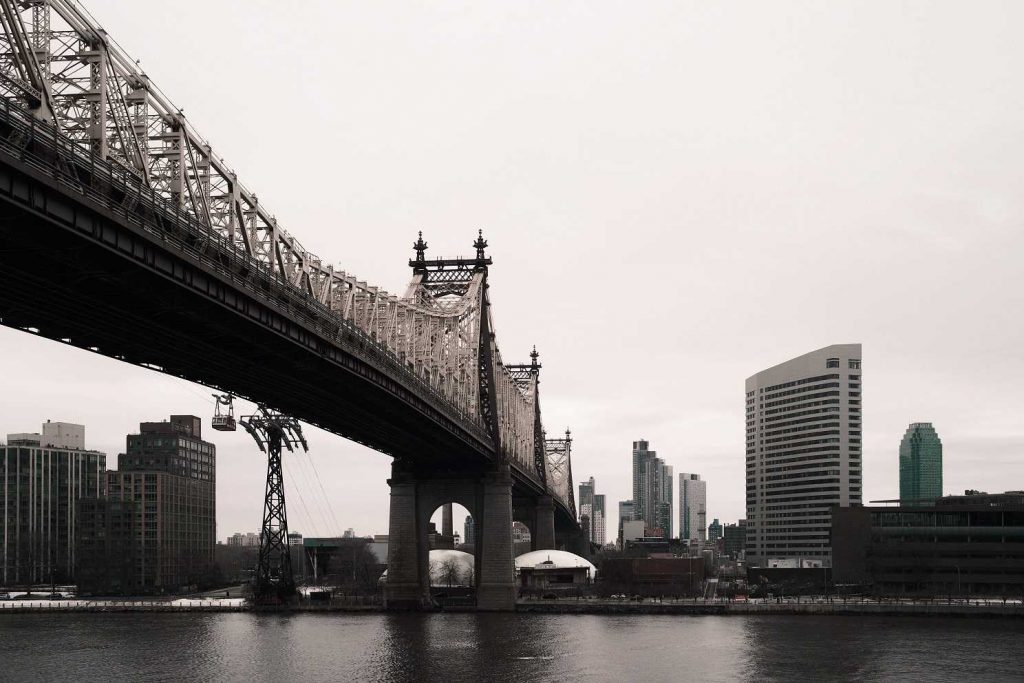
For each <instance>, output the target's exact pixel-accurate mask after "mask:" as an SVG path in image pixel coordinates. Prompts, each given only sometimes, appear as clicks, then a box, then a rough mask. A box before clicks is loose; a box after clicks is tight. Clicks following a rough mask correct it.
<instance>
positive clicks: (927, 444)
mask: <svg viewBox="0 0 1024 683" xmlns="http://www.w3.org/2000/svg"><path fill="white" fill-rule="evenodd" d="M941 496H942V441H940V440H939V435H938V434H937V433H936V432H935V428H934V427H932V423H931V422H914V423H912V424H911V425H910V426H909V427H907V433H906V434H904V435H903V441H902V442H901V443H900V500H902V501H907V500H914V499H918V498H940V497H941Z"/></svg>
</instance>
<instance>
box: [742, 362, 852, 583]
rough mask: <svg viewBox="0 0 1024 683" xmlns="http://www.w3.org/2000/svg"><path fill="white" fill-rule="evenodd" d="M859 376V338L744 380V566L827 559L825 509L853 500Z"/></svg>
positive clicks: (829, 552) (829, 556) (827, 562)
mask: <svg viewBox="0 0 1024 683" xmlns="http://www.w3.org/2000/svg"><path fill="white" fill-rule="evenodd" d="M861 375H862V373H861V346H860V344H836V345H833V346H827V347H825V348H823V349H818V350H817V351H812V352H810V353H807V354H804V355H803V356H800V357H799V358H794V359H793V360H790V361H786V362H785V363H781V364H780V365H776V366H774V367H772V368H769V369H767V370H764V371H762V372H759V373H757V374H756V375H754V376H753V377H750V378H748V379H747V382H746V409H747V421H746V444H747V448H746V453H747V548H746V550H747V562H748V563H750V564H751V565H764V563H765V562H766V561H767V560H768V559H769V558H806V559H818V560H821V561H822V562H823V563H825V565H830V564H831V561H832V549H831V547H830V545H829V534H830V532H831V519H832V517H831V508H832V506H834V505H839V506H841V507H849V506H850V505H859V504H860V503H861V407H862V406H861V385H862V378H861Z"/></svg>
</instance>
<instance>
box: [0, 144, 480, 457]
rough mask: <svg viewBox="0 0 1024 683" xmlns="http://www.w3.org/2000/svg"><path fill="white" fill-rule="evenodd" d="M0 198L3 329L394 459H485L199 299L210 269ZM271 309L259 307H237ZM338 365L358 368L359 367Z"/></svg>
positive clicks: (284, 335)
mask: <svg viewBox="0 0 1024 683" xmlns="http://www.w3.org/2000/svg"><path fill="white" fill-rule="evenodd" d="M0 163H2V159H0ZM12 170H13V169H11V168H10V167H6V166H4V167H0V174H2V175H0V185H3V186H6V187H9V186H10V184H11V182H12V173H11V172H12ZM3 176H6V177H3ZM43 191H46V188H44V187H43V186H42V185H35V186H34V188H33V192H34V193H37V192H43ZM0 202H2V205H3V214H2V216H0V239H2V240H3V244H4V247H3V248H2V249H0V292H2V294H0V316H2V318H3V324H4V325H7V326H11V327H18V328H37V329H38V330H39V334H40V335H41V336H45V337H48V338H51V339H55V340H70V343H71V344H73V345H75V346H79V347H82V348H91V347H95V348H96V349H98V352H99V353H101V354H103V355H106V356H111V357H115V358H120V359H123V360H125V361H127V362H131V363H137V364H149V365H153V366H158V367H159V368H162V369H163V371H164V372H167V373H169V374H172V375H176V376H179V377H184V378H186V379H189V380H192V381H196V382H200V383H203V384H207V385H210V386H216V387H222V388H224V389H227V390H229V391H232V392H234V393H236V394H237V395H240V396H246V397H252V398H254V399H258V400H262V401H266V402H267V403H269V404H271V405H272V406H274V407H276V408H278V409H280V410H283V411H285V412H286V413H289V414H292V415H296V416H298V417H300V418H302V419H304V420H306V421H308V422H311V423H313V424H316V425H318V426H320V427H323V428H324V429H327V430H329V431H333V432H336V433H339V434H341V435H343V436H345V437H347V438H349V439H352V440H355V441H357V442H360V443H363V444H365V445H367V446H370V447H371V448H375V449H377V450H380V451H383V452H386V453H388V454H391V455H396V456H402V457H408V458H412V459H415V460H421V459H426V460H429V461H432V462H434V463H437V464H439V465H443V464H444V463H445V462H450V463H451V464H456V463H458V464H461V465H462V466H465V465H466V464H467V462H474V461H477V462H480V463H481V464H484V463H485V462H486V461H487V457H486V455H485V454H482V453H481V452H480V450H479V449H476V448H473V446H472V444H470V443H466V442H465V441H463V440H460V439H458V438H456V437H454V436H453V435H452V434H451V432H449V431H448V430H447V429H445V428H444V427H443V426H441V425H437V424H436V423H434V422H432V421H431V420H430V419H429V418H426V417H425V416H423V415H422V414H421V413H419V412H418V411H417V410H416V409H415V408H413V407H411V406H410V405H408V404H406V403H405V402H404V401H403V400H402V399H401V398H400V397H398V396H396V395H395V394H394V393H392V392H389V391H388V390H387V389H385V388H382V387H381V386H380V385H379V384H380V383H386V380H385V379H384V378H377V381H376V382H375V381H373V379H370V378H367V377H365V376H363V375H361V374H360V373H359V372H358V370H357V371H353V370H350V369H348V368H345V367H342V365H341V364H339V363H338V362H335V361H334V360H332V359H330V358H327V357H326V355H325V354H321V353H317V352H315V351H313V350H311V349H309V348H308V346H306V345H304V344H300V343H296V341H295V340H294V339H293V338H292V337H291V335H290V334H289V333H288V331H287V330H271V329H268V325H267V324H266V322H270V324H271V325H273V324H274V322H275V321H274V320H273V318H275V317H276V316H273V315H271V316H267V315H256V316H255V317H256V318H257V319H259V318H262V319H263V321H264V322H260V321H258V320H253V317H254V316H251V315H239V314H238V313H237V311H235V310H231V309H230V308H228V307H226V306H225V305H224V304H223V302H222V301H219V300H218V298H217V297H216V296H215V295H204V294H200V293H199V292H197V291H196V289H197V287H198V288H199V289H202V288H203V283H202V280H204V279H212V277H211V276H210V275H209V274H208V273H202V272H201V271H200V270H199V269H196V268H195V267H194V266H191V267H190V264H188V263H186V262H184V261H180V260H177V259H174V258H173V256H171V255H169V254H167V253H164V254H160V253H159V250H158V249H156V248H154V247H153V245H150V244H146V242H147V240H145V239H144V238H142V237H140V236H138V235H134V234H132V231H130V230H128V229H126V228H123V226H118V225H116V221H112V220H105V217H102V216H100V215H99V214H98V213H95V212H89V213H91V214H93V216H92V217H93V218H96V219H97V222H102V223H104V226H103V228H104V229H111V228H113V229H115V230H117V233H118V234H117V236H116V237H115V239H114V241H116V242H117V243H118V245H120V246H125V241H126V240H129V241H131V240H137V241H138V242H139V244H136V245H129V246H128V247H127V250H128V251H136V252H137V251H138V247H139V246H142V247H144V248H145V249H146V250H147V251H149V252H150V253H148V254H147V256H146V257H144V258H143V259H141V260H136V259H132V258H126V257H125V256H124V255H123V254H122V253H120V251H119V250H118V249H116V248H115V249H111V248H108V247H105V246H102V245H101V244H98V242H99V240H96V239H93V238H91V237H86V236H83V235H81V234H76V231H73V230H69V229H68V228H66V227H63V226H60V225H57V224H55V223H54V222H53V221H51V220H48V219H47V218H46V217H43V216H40V215H38V214H37V213H36V212H31V211H27V210H25V207H24V206H20V205H19V204H18V203H17V202H12V201H11V200H10V197H9V196H8V193H6V192H4V191H3V189H0ZM76 210H78V211H82V210H84V209H83V207H77V209H76ZM147 260H148V261H157V262H158V261H164V263H163V266H162V267H161V265H160V264H159V263H152V264H147V263H145V261H147ZM154 271H170V272H171V273H173V275H171V276H168V274H167V272H154ZM186 282H189V283H190V284H185V283H186ZM211 284H214V285H217V284H219V283H216V282H214V283H211ZM190 285H191V286H190ZM234 294H235V295H236V297H238V298H242V296H243V295H242V294H241V293H239V292H234ZM265 306H266V304H263V303H259V302H255V301H252V302H247V305H244V306H242V307H243V308H251V307H265ZM250 312H251V311H250ZM268 318H269V320H268ZM343 360H348V361H350V362H351V364H352V365H353V366H355V367H358V365H359V363H358V361H357V360H355V359H351V358H347V359H343ZM367 374H369V373H368V372H367Z"/></svg>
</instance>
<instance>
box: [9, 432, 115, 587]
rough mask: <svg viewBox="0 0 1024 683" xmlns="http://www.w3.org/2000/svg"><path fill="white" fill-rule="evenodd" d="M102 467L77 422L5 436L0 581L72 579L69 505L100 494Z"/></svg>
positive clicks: (74, 524) (74, 522) (74, 523)
mask: <svg viewBox="0 0 1024 683" xmlns="http://www.w3.org/2000/svg"><path fill="white" fill-rule="evenodd" d="M106 469H107V456H106V455H105V454H103V453H100V452H98V451H88V450H85V427H84V426H82V425H76V424H71V423H68V422H47V423H46V424H44V425H43V429H42V434H40V433H35V432H33V433H20V434H8V435H7V445H6V446H3V445H0V505H3V508H2V509H3V547H2V551H3V552H2V555H0V568H2V570H3V571H2V574H0V581H2V583H3V584H5V585H8V586H11V585H17V584H21V583H36V582H50V581H56V582H70V581H72V580H73V579H74V571H75V534H76V533H77V530H78V529H77V528H78V519H77V517H76V515H75V506H76V504H77V501H78V500H79V499H81V498H99V497H101V496H102V495H103V494H104V491H105V487H104V485H105V482H104V479H103V473H104V471H106Z"/></svg>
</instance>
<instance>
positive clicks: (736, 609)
mask: <svg viewBox="0 0 1024 683" xmlns="http://www.w3.org/2000/svg"><path fill="white" fill-rule="evenodd" d="M225 603H226V601H220V600H202V601H199V600H196V601H188V602H184V601H183V602H179V603H177V604H176V603H174V602H162V601H143V600H111V601H104V600H95V601H93V600H90V601H79V600H69V601H55V602H45V601H42V602H32V603H28V604H18V603H6V604H2V605H0V615H3V614H51V613H61V614H66V613H72V612H75V613H100V612H109V613H127V612H146V613H172V612H176V613H218V612H219V613H223V612H235V613H239V612H252V613H273V614H281V613H335V612H339V613H363V614H366V613H386V612H387V610H385V609H384V608H383V607H381V606H380V605H353V604H339V605H296V606H286V607H256V606H254V605H250V604H246V603H244V602H242V601H241V600H238V601H235V600H232V601H231V602H230V603H227V604H225ZM432 612H434V613H436V612H454V613H477V610H476V609H475V608H473V607H447V608H444V609H437V610H433V611H424V612H422V613H424V614H429V613H432ZM512 613H515V614H539V615H545V614H570V615H571V614H580V615H583V614H607V615H637V614H654V615H679V616H705V615H707V616H712V615H713V616H731V615H737V616H750V615H811V616H937V617H951V616H952V617H965V618H971V617H973V618H979V617H980V618H988V617H999V618H1018V619H1019V618H1024V604H1022V603H1020V602H1017V603H1010V604H1002V603H987V602H985V603H975V604H965V603H960V604H945V603H941V604H940V603H920V602H917V603H915V602H847V603H845V604H844V603H842V602H802V603H795V602H781V603H777V602H768V603H757V602H731V603H730V602H696V603H694V602H650V601H644V602H623V601H606V600H578V601H577V600H563V601H539V600H520V601H519V602H517V603H516V609H515V611H514V612H507V614H512Z"/></svg>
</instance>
